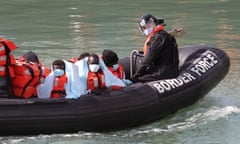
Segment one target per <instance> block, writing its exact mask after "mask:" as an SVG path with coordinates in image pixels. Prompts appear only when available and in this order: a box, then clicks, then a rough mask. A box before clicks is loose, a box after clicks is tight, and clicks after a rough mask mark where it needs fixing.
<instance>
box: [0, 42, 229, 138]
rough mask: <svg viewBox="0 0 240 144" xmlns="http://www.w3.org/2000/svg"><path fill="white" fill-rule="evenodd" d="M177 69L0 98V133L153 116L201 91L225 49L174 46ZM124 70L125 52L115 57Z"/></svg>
mask: <svg viewBox="0 0 240 144" xmlns="http://www.w3.org/2000/svg"><path fill="white" fill-rule="evenodd" d="M179 56H180V70H181V72H180V75H179V76H178V77H177V78H174V79H166V80H158V81H153V82H149V83H136V84H132V85H130V86H128V87H126V88H124V89H122V90H119V91H113V92H111V93H107V94H102V95H84V96H81V97H80V98H79V99H35V98H34V99H13V98H11V99H7V98H2V99H0V135H26V134H51V133H63V132H64V133H67V132H78V131H112V130H118V129H124V128H130V127H133V126H139V125H142V124H146V123H149V122H152V121H154V120H159V119H160V118H163V117H165V116H167V115H169V114H171V113H173V112H176V111H177V110H179V109H180V108H183V107H185V106H188V105H191V104H193V103H194V102H196V101H197V100H198V99H199V98H201V97H203V96H204V95H206V94H207V93H208V92H209V91H210V90H211V89H212V88H214V87H215V86H216V85H217V84H218V83H219V82H220V81H221V80H222V79H223V78H224V77H225V75H226V74H227V73H228V70H229V66H230V60H229V57H228V56H227V55H226V53H225V52H224V51H222V50H220V49H218V48H213V47H210V46H203V45H194V46H186V47H183V48H180V49H179ZM120 62H121V64H123V65H124V67H125V69H126V70H127V71H129V58H123V59H121V61H120Z"/></svg>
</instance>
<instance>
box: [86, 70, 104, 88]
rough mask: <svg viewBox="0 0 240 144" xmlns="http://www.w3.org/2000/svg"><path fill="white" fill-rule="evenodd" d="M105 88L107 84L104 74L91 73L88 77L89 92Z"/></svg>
mask: <svg viewBox="0 0 240 144" xmlns="http://www.w3.org/2000/svg"><path fill="white" fill-rule="evenodd" d="M104 88H106V84H105V76H104V74H103V72H98V73H94V72H90V71H89V72H88V76H87V90H95V89H104Z"/></svg>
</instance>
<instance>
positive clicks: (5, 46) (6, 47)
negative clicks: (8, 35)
mask: <svg viewBox="0 0 240 144" xmlns="http://www.w3.org/2000/svg"><path fill="white" fill-rule="evenodd" d="M16 48H17V46H16V45H15V44H14V43H13V42H12V41H10V40H7V39H4V38H0V55H8V54H10V52H11V51H13V50H15V49H16Z"/></svg>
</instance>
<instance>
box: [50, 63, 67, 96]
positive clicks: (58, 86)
mask: <svg viewBox="0 0 240 144" xmlns="http://www.w3.org/2000/svg"><path fill="white" fill-rule="evenodd" d="M52 67H53V74H54V76H55V78H54V81H53V88H52V91H51V98H60V97H65V96H66V91H65V85H66V83H67V76H66V73H65V63H64V61H62V60H55V61H54V62H53V63H52Z"/></svg>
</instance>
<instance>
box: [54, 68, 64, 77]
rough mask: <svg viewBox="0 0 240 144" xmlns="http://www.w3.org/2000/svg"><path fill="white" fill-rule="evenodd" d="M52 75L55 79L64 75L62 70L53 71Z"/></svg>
mask: <svg viewBox="0 0 240 144" xmlns="http://www.w3.org/2000/svg"><path fill="white" fill-rule="evenodd" d="M53 74H54V76H56V77H59V76H62V75H64V70H62V69H55V70H53Z"/></svg>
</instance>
